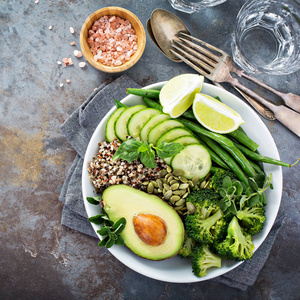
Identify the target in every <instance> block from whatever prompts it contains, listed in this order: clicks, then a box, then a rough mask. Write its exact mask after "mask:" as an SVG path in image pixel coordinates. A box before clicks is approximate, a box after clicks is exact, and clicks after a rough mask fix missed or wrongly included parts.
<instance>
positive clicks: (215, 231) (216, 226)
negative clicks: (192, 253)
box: [185, 208, 227, 244]
mask: <svg viewBox="0 0 300 300" xmlns="http://www.w3.org/2000/svg"><path fill="white" fill-rule="evenodd" d="M185 226H186V232H187V234H188V236H189V237H191V238H194V239H195V241H196V242H200V243H205V244H212V243H213V242H214V241H217V240H221V239H222V238H223V237H224V235H225V234H226V228H227V222H226V221H225V219H224V218H223V214H222V211H221V209H220V208H219V209H218V210H217V212H215V213H212V215H210V216H209V217H207V218H206V219H202V218H201V215H200V214H199V213H197V212H196V213H195V214H193V215H187V216H186V219H185Z"/></svg>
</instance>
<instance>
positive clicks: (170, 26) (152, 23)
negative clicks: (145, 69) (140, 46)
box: [147, 9, 190, 62]
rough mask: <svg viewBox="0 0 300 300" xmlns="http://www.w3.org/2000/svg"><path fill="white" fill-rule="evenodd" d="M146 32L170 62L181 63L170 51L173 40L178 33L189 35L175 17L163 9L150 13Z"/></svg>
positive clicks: (176, 38)
mask: <svg viewBox="0 0 300 300" xmlns="http://www.w3.org/2000/svg"><path fill="white" fill-rule="evenodd" d="M147 30H148V33H149V31H151V34H150V33H149V35H150V37H151V38H152V40H153V41H154V40H155V42H154V43H155V44H156V45H157V46H158V48H159V49H160V50H161V51H162V52H163V53H164V54H165V55H166V56H167V57H168V58H169V59H171V60H173V61H175V62H181V59H178V57H176V56H175V55H174V54H173V53H172V52H171V51H170V49H171V47H172V44H173V41H174V40H178V41H179V38H178V37H177V36H176V35H177V34H178V32H184V33H187V34H190V32H189V30H188V29H187V27H186V26H185V25H184V23H183V22H182V21H181V20H180V19H179V18H177V17H176V16H175V15H173V14H172V13H170V12H169V11H167V10H164V9H156V10H154V11H153V12H152V14H151V17H150V20H148V22H147Z"/></svg>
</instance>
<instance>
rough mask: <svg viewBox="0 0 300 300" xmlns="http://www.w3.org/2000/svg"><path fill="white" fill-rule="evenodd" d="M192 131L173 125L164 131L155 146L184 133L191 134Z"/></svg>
mask: <svg viewBox="0 0 300 300" xmlns="http://www.w3.org/2000/svg"><path fill="white" fill-rule="evenodd" d="M192 134H193V133H192V132H191V131H189V130H188V129H186V128H184V127H175V128H172V129H170V130H168V131H167V132H165V133H164V134H163V135H162V136H161V137H160V138H159V139H158V140H157V142H156V144H155V146H156V147H158V146H159V145H160V144H161V143H162V142H163V141H165V142H167V143H168V142H170V141H172V140H174V139H176V138H178V137H181V136H184V135H192Z"/></svg>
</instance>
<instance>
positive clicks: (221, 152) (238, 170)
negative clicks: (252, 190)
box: [201, 135, 248, 186]
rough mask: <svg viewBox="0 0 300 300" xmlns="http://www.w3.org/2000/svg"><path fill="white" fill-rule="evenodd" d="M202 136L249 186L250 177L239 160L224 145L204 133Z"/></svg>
mask: <svg viewBox="0 0 300 300" xmlns="http://www.w3.org/2000/svg"><path fill="white" fill-rule="evenodd" d="M201 138H202V139H203V140H204V142H205V143H206V144H207V145H208V146H209V147H210V148H211V149H213V150H214V152H216V153H217V154H218V155H219V157H221V159H223V161H224V162H225V163H226V164H227V165H228V166H229V167H230V169H231V170H232V172H234V173H235V175H236V176H237V177H238V179H239V180H240V181H242V182H244V183H245V184H246V185H247V186H248V179H247V176H246V175H245V174H244V172H243V170H242V169H241V168H240V166H239V165H238V164H237V162H236V161H235V160H234V159H233V158H232V157H231V156H230V154H229V153H228V152H226V151H225V150H224V149H223V148H222V147H220V146H219V145H218V143H216V142H215V141H213V140H212V139H210V138H208V137H207V136H204V135H202V136H201Z"/></svg>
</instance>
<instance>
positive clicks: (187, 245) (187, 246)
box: [178, 234, 196, 257]
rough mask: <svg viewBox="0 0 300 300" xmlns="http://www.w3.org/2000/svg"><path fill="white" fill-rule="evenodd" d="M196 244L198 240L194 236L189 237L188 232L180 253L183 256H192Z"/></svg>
mask: <svg viewBox="0 0 300 300" xmlns="http://www.w3.org/2000/svg"><path fill="white" fill-rule="evenodd" d="M195 245H196V241H195V240H194V239H193V238H190V237H188V236H187V234H185V235H184V242H183V246H182V248H181V250H180V251H179V253H178V255H179V256H181V257H190V256H191V254H192V251H193V248H194V247H195Z"/></svg>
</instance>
